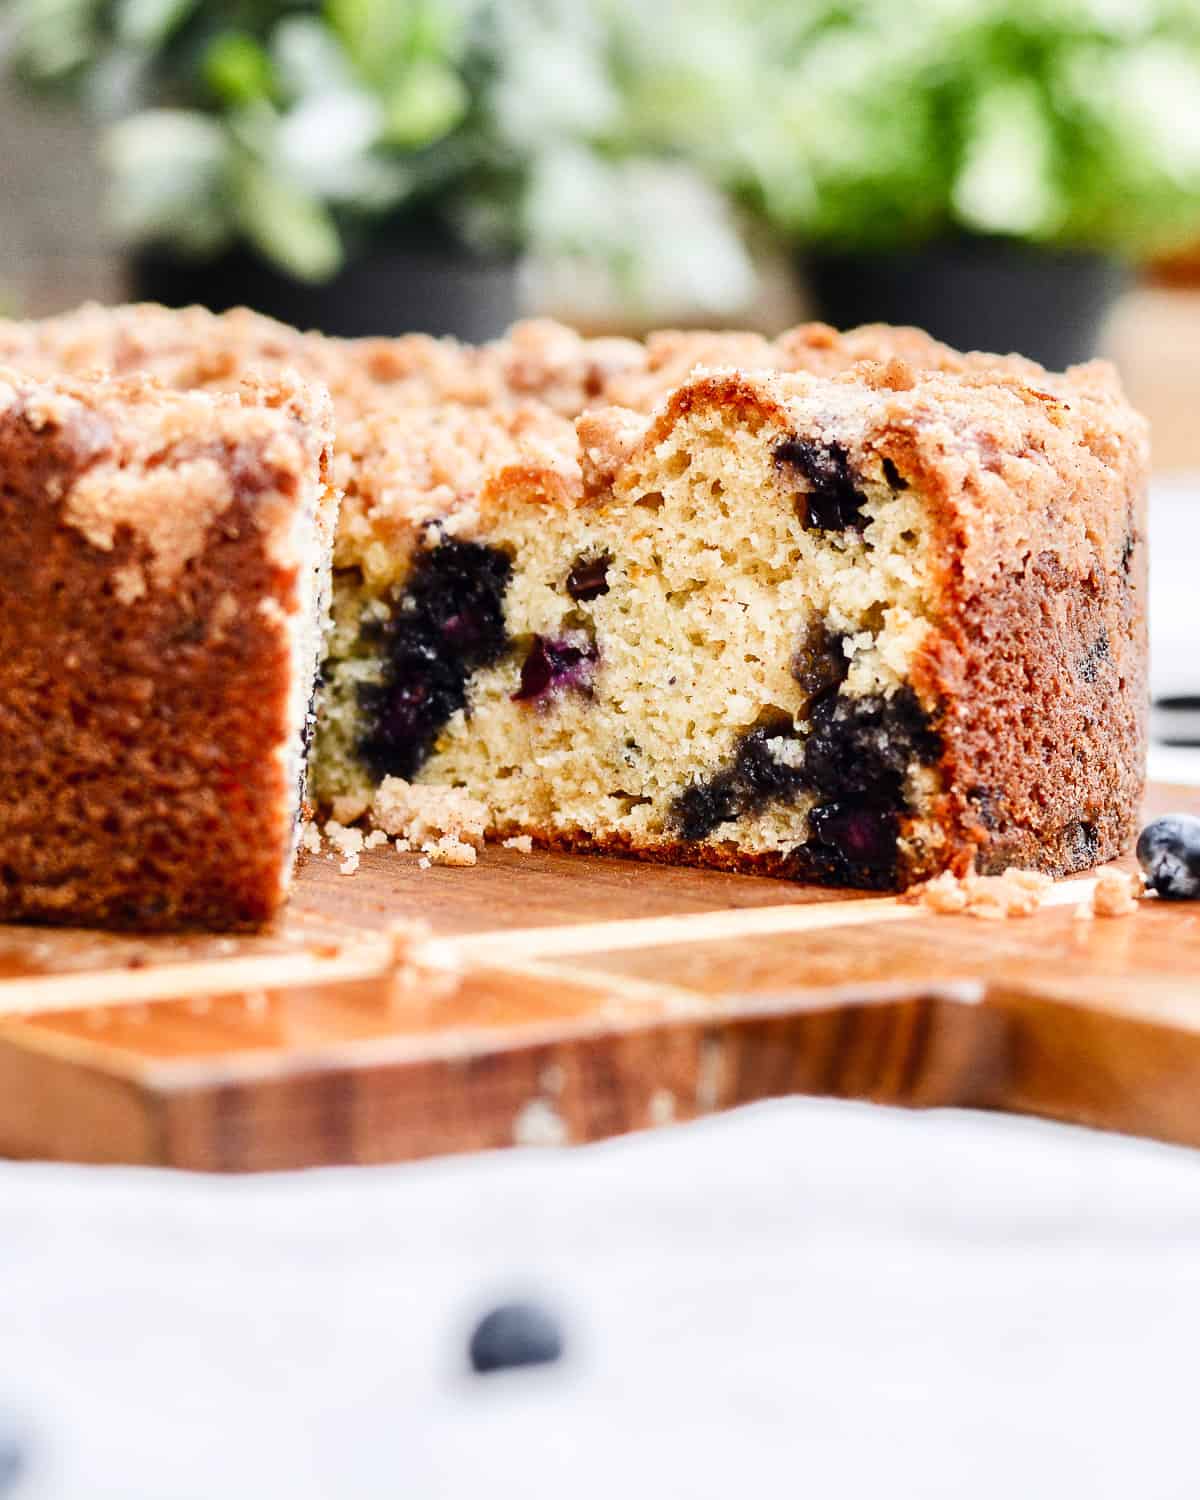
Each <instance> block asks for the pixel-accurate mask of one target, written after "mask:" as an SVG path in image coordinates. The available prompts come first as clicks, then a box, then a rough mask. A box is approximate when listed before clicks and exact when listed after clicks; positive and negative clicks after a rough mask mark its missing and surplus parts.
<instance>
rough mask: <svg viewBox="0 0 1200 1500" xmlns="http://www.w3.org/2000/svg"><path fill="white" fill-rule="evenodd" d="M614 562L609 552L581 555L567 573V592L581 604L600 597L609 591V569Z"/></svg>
mask: <svg viewBox="0 0 1200 1500" xmlns="http://www.w3.org/2000/svg"><path fill="white" fill-rule="evenodd" d="M611 562H612V558H611V557H609V555H608V553H607V552H602V553H601V554H600V556H599V557H580V558H577V559H576V562H575V566H574V567H573V568H572V569H571V571H570V572H569V573H568V574H567V593H568V594H570V596H571V598H572V599H575V600H576V601H578V603H580V604H586V603H587V601H588V600H589V599H599V598H600V596H601V595H602V594H607V593H608V569H609V565H610V563H611Z"/></svg>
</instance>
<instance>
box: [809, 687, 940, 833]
mask: <svg viewBox="0 0 1200 1500" xmlns="http://www.w3.org/2000/svg"><path fill="white" fill-rule="evenodd" d="M939 753H940V741H939V739H938V736H937V735H936V734H935V733H934V732H933V730H932V729H931V728H930V726H929V721H928V719H927V717H926V715H925V712H924V710H923V709H922V708H921V705H920V704H919V703H918V702H917V698H916V695H915V694H914V693H913V691H912V690H911V688H901V689H900V690H899V691H898V692H896V693H893V694H892V696H891V697H890V698H885V697H882V696H868V697H864V698H846V697H840V696H839V697H836V698H832V697H827V698H822V699H821V700H820V701H819V702H818V703H817V704H816V705H815V707H814V709H813V714H812V730H811V733H810V734H809V737H808V740H807V742H806V743H805V747H804V773H805V776H806V778H807V781H808V784H809V785H810V786H811V787H812V789H813V790H814V791H816V792H819V793H822V794H823V795H824V796H826V797H829V798H831V799H833V800H836V801H838V802H848V801H849V802H855V801H865V802H871V803H874V804H879V805H886V806H888V807H895V808H900V807H902V806H903V805H904V778H905V773H906V772H907V770H908V767H909V765H910V764H911V763H912V762H913V761H916V762H917V763H918V764H919V765H931V764H932V763H933V762H934V761H935V760H936V759H937V757H938V755H939Z"/></svg>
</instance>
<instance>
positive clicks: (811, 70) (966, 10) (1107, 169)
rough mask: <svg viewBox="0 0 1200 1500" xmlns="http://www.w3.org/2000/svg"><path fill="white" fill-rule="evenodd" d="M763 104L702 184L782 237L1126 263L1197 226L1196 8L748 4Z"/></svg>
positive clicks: (1199, 15) (1199, 88)
mask: <svg viewBox="0 0 1200 1500" xmlns="http://www.w3.org/2000/svg"><path fill="white" fill-rule="evenodd" d="M743 17H744V19H745V20H746V22H747V24H748V25H750V26H751V28H752V29H753V30H754V32H755V34H756V35H757V37H758V39H759V43H760V48H761V51H760V67H759V70H758V73H757V88H758V90H759V93H760V96H761V98H762V99H763V100H764V101H767V100H769V107H763V108H761V109H760V110H758V111H756V112H754V114H753V116H752V117H751V118H750V119H748V120H747V121H745V122H743V123H742V124H741V125H740V126H739V127H738V128H737V129H736V130H733V131H730V132H729V134H728V137H727V139H728V142H729V146H728V149H727V150H726V151H725V152H724V153H723V157H722V160H721V162H720V168H719V169H720V171H721V173H722V175H723V177H724V179H725V180H726V181H727V182H729V183H730V184H732V185H733V186H734V187H735V189H736V190H737V191H738V192H739V193H740V194H741V195H742V197H743V198H744V199H745V200H746V201H747V202H749V203H750V204H752V205H753V206H754V207H755V208H756V209H757V210H758V211H760V212H761V213H763V214H764V215H765V216H766V218H767V219H768V220H769V221H770V222H771V223H772V224H773V225H774V226H775V228H776V229H777V230H779V231H782V232H783V233H784V234H785V235H786V236H788V237H789V238H792V239H796V240H801V241H804V242H815V243H818V244H826V245H832V246H839V247H843V248H884V247H887V246H892V245H900V244H906V243H907V244H912V243H916V242H920V241H922V240H926V239H929V238H933V237H941V236H947V235H954V234H959V233H968V234H983V235H1000V236H1009V237H1013V238H1018V239H1022V240H1026V241H1031V242H1041V243H1052V244H1061V245H1073V246H1079V247H1087V248H1097V249H1111V250H1114V251H1117V252H1122V253H1129V254H1135V255H1136V254H1141V253H1147V252H1151V251H1155V250H1159V249H1162V248H1164V247H1169V246H1171V245H1173V244H1177V243H1180V242H1182V241H1185V240H1187V239H1189V238H1193V239H1194V238H1195V236H1196V235H1197V234H1198V233H1200V7H1197V6H1196V5H1195V3H1194V0H1142V3H1140V4H1137V5H1122V4H1115V3H1111V0H919V3H918V0H909V3H905V0H807V3H805V0H796V3H792V4H786V3H776V0H746V3H745V8H744V10H743Z"/></svg>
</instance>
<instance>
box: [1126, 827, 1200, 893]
mask: <svg viewBox="0 0 1200 1500" xmlns="http://www.w3.org/2000/svg"><path fill="white" fill-rule="evenodd" d="M1137 857H1138V864H1139V865H1141V867H1142V870H1143V871H1144V872H1145V876H1146V884H1147V885H1148V886H1149V887H1150V889H1151V890H1152V891H1156V892H1157V893H1158V895H1160V896H1165V897H1166V898H1167V900H1169V901H1196V900H1200V818H1197V817H1193V816H1192V815H1191V814H1190V813H1168V814H1167V815H1166V817H1162V818H1155V819H1154V821H1153V822H1152V823H1147V824H1146V826H1145V828H1143V829H1142V832H1141V836H1140V837H1139V838H1138V841H1137Z"/></svg>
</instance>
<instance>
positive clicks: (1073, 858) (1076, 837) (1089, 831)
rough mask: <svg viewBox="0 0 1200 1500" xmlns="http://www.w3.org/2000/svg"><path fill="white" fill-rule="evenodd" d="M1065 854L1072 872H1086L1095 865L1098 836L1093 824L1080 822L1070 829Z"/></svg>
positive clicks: (1098, 845)
mask: <svg viewBox="0 0 1200 1500" xmlns="http://www.w3.org/2000/svg"><path fill="white" fill-rule="evenodd" d="M1066 847H1067V853H1068V857H1069V860H1070V867H1071V869H1072V870H1087V869H1089V868H1090V867H1091V866H1092V865H1094V864H1095V863H1096V855H1097V853H1098V852H1099V849H1100V835H1099V834H1098V833H1097V831H1096V825H1095V824H1094V823H1086V822H1083V821H1080V822H1078V823H1075V824H1074V825H1073V826H1072V827H1071V829H1070V837H1069V838H1068V840H1067V845H1066Z"/></svg>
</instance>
